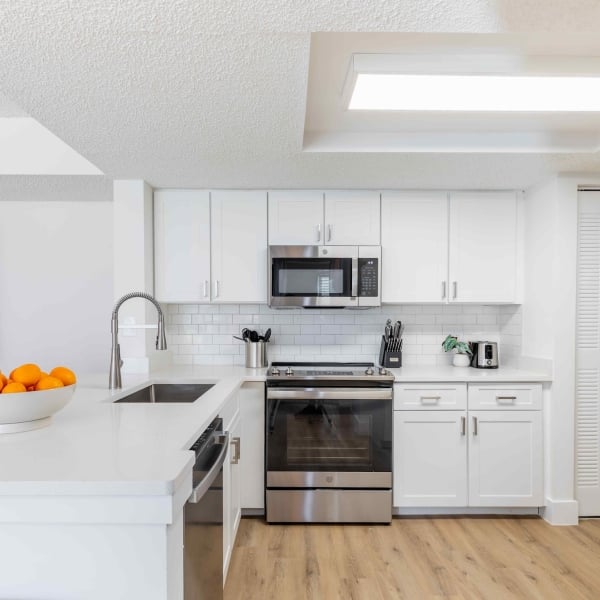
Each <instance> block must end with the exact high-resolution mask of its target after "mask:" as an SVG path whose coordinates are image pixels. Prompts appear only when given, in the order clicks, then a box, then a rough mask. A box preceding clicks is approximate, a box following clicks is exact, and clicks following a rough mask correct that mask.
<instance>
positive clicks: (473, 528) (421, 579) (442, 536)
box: [225, 517, 600, 600]
mask: <svg viewBox="0 0 600 600" xmlns="http://www.w3.org/2000/svg"><path fill="white" fill-rule="evenodd" d="M269 598H272V599H278V600H288V599H290V600H304V599H307V600H308V599H310V600H321V599H323V600H337V599H344V600H350V599H359V600H383V599H386V600H387V599H390V600H391V599H394V600H396V599H401V598H407V599H410V600H413V599H414V600H421V599H423V600H425V599H428V598H453V599H454V598H456V599H458V598H461V599H462V598H469V599H477V600H481V599H490V600H501V599H504V598H506V599H508V598H525V599H527V600H529V599H532V600H533V599H539V600H553V599H558V598H560V599H565V600H567V599H568V600H579V599H582V598H585V599H590V600H591V599H594V600H597V599H600V521H598V520H586V521H581V524H580V525H579V526H578V527H552V526H550V525H548V524H547V523H546V522H545V521H543V520H542V519H538V518H468V517H464V518H463V517H461V518H454V517H452V518H402V519H394V521H393V523H392V525H390V526H385V525H378V526H368V525H267V524H266V523H265V522H264V521H263V520H262V519H255V518H247V519H242V522H241V525H240V529H239V533H238V537H237V542H236V547H235V550H234V553H233V557H232V560H231V565H230V568H229V576H228V578H227V586H226V588H225V600H238V599H252V600H263V599H265V600H266V599H269Z"/></svg>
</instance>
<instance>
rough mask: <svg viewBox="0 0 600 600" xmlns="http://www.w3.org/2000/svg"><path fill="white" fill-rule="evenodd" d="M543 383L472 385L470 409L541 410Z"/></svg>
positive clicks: (470, 385)
mask: <svg viewBox="0 0 600 600" xmlns="http://www.w3.org/2000/svg"><path fill="white" fill-rule="evenodd" d="M541 408H542V384H541V383H470V384H469V409H478V410H500V409H502V410H541Z"/></svg>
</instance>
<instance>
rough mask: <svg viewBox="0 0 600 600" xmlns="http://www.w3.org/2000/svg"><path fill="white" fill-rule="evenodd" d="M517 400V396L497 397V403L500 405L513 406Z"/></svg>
mask: <svg viewBox="0 0 600 600" xmlns="http://www.w3.org/2000/svg"><path fill="white" fill-rule="evenodd" d="M516 399H517V397H516V396H496V402H498V404H513V403H514V402H515V401H516Z"/></svg>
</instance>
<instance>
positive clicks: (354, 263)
mask: <svg viewBox="0 0 600 600" xmlns="http://www.w3.org/2000/svg"><path fill="white" fill-rule="evenodd" d="M350 296H352V298H356V296H358V258H353V259H352V290H351V291H350Z"/></svg>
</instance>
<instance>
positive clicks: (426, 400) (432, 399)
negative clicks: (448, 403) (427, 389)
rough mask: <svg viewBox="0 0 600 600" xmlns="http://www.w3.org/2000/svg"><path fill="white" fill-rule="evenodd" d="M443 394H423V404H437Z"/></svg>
mask: <svg viewBox="0 0 600 600" xmlns="http://www.w3.org/2000/svg"><path fill="white" fill-rule="evenodd" d="M440 398H441V396H421V404H437V403H438V402H439V401H440Z"/></svg>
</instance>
